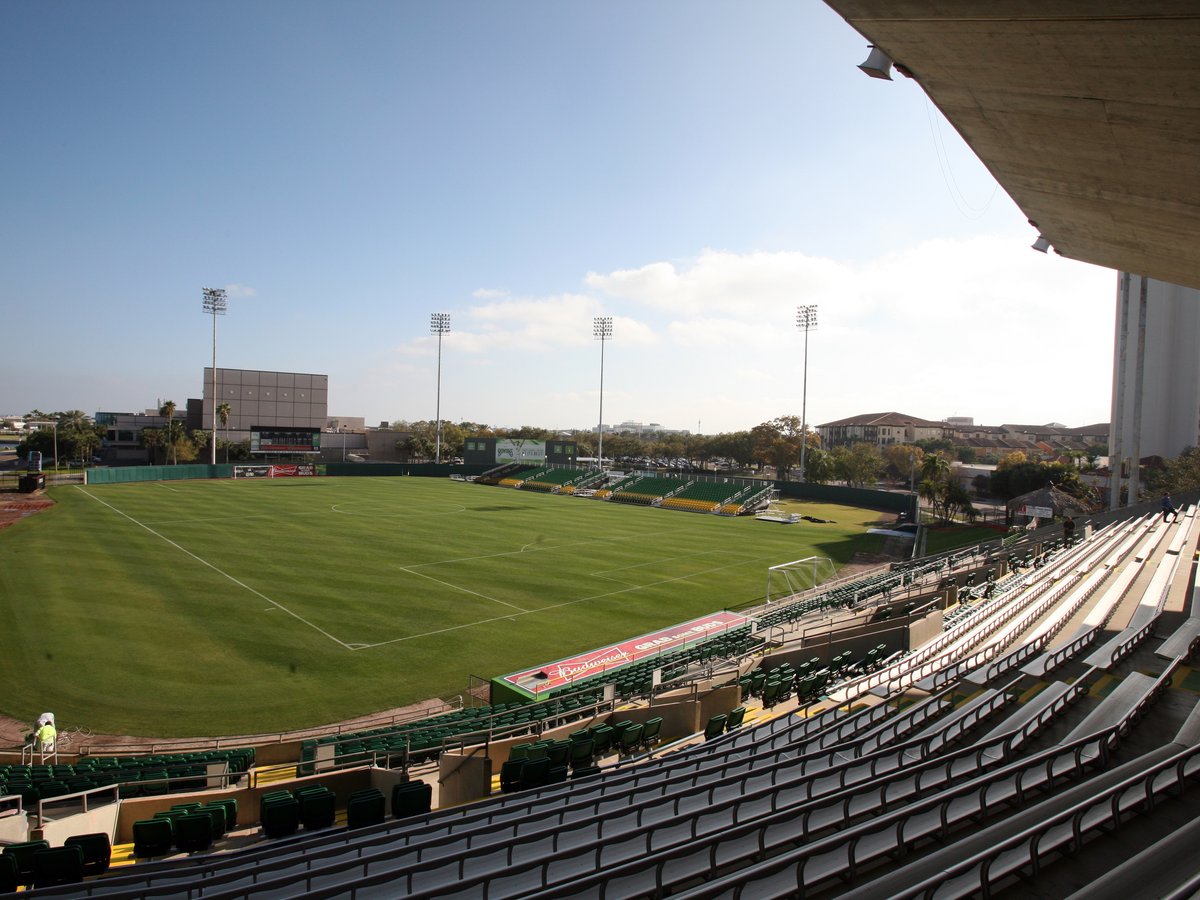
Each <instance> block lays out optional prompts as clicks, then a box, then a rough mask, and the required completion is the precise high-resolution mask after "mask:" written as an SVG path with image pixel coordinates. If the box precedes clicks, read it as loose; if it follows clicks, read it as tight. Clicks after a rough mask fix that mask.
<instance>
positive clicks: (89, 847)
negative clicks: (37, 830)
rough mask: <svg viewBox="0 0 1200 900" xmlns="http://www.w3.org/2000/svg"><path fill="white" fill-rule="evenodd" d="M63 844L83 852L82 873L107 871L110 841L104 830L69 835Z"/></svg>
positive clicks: (110, 858) (110, 849)
mask: <svg viewBox="0 0 1200 900" xmlns="http://www.w3.org/2000/svg"><path fill="white" fill-rule="evenodd" d="M63 846H64V847H78V848H79V851H80V852H81V853H82V854H83V874H84V875H103V874H104V873H105V872H107V871H108V864H109V862H111V860H112V842H111V841H110V840H109V838H108V835H107V834H105V833H104V832H94V833H92V834H74V835H71V837H69V838H67V839H66V840H65V841H63ZM0 893H3V891H0Z"/></svg>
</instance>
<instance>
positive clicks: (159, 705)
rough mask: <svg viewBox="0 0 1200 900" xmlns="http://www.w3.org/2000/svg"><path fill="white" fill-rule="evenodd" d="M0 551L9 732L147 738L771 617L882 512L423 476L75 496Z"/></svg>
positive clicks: (312, 715) (342, 706) (259, 722)
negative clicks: (769, 515)
mask: <svg viewBox="0 0 1200 900" xmlns="http://www.w3.org/2000/svg"><path fill="white" fill-rule="evenodd" d="M51 496H52V497H53V499H54V500H56V501H57V505H56V506H55V507H54V508H53V509H50V510H48V511H46V512H43V513H40V514H38V515H36V516H32V517H29V518H27V519H25V520H22V521H21V522H18V523H17V524H15V525H13V526H12V527H10V528H7V529H5V530H3V531H0V634H2V635H3V642H4V652H3V653H0V685H3V688H2V689H0V712H3V713H5V714H8V715H12V716H16V717H19V718H22V719H29V718H31V717H32V716H34V715H36V714H37V713H38V712H41V711H42V710H45V709H51V710H54V711H55V713H56V714H57V715H58V719H59V722H60V723H63V724H65V725H68V726H86V727H88V728H91V729H92V730H93V731H96V732H115V733H127V734H142V735H150V736H165V735H172V736H188V735H216V734H233V733H244V732H267V731H278V730H285V729H291V728H296V727H302V726H307V725H314V724H320V723H325V722H331V721H335V720H338V719H343V718H347V717H350V716H354V715H359V714H364V713H368V712H373V711H376V710H380V709H387V708H390V707H393V706H400V705H403V704H406V703H410V702H413V701H416V700H422V699H426V698H429V697H433V696H442V697H449V696H453V695H455V694H459V693H462V692H463V691H464V690H465V688H466V686H467V682H468V676H469V675H471V674H475V675H479V676H482V677H492V676H494V675H499V674H503V673H506V672H509V671H513V670H515V669H518V668H521V667H524V666H527V665H532V664H536V663H540V662H549V661H552V660H555V659H558V658H561V657H563V656H567V655H569V654H572V653H575V652H577V651H582V650H587V649H591V648H594V647H599V646H602V645H604V644H606V643H608V642H610V641H614V640H618V639H622V638H627V637H631V636H634V635H637V634H641V633H643V632H646V631H651V630H653V629H656V628H658V627H662V626H667V625H672V624H675V623H678V622H682V621H686V620H688V619H690V618H693V617H695V616H699V615H703V614H705V613H708V612H711V611H713V610H718V609H722V608H725V607H739V606H745V605H747V604H749V603H753V602H755V601H757V600H759V599H761V598H762V596H763V593H764V590H765V586H766V568H767V566H770V565H774V564H777V563H781V562H786V561H789V560H794V559H800V558H803V557H808V556H824V557H828V558H830V559H832V560H833V561H834V562H835V563H836V564H837V565H839V566H840V565H842V564H844V563H845V562H847V561H848V560H849V559H850V558H851V557H852V556H853V554H854V553H855V552H856V551H859V550H868V551H869V550H874V549H877V548H878V547H879V545H880V539H879V538H877V537H872V536H868V535H866V534H865V533H864V530H865V527H866V526H867V525H868V524H871V523H872V522H874V521H875V520H877V519H878V518H880V515H879V514H877V513H874V512H872V511H870V510H862V509H851V508H848V507H839V506H832V505H828V504H820V505H817V504H813V505H806V506H805V507H804V508H805V509H806V510H807V511H810V512H813V513H814V514H816V515H819V516H821V517H823V518H827V519H833V520H835V524H828V525H810V524H803V525H795V526H784V525H774V524H765V523H761V522H756V521H754V520H753V518H740V519H729V518H720V517H716V516H702V515H694V514H688V513H680V512H668V511H663V510H658V509H651V508H645V507H630V506H626V505H621V504H615V503H602V502H596V501H589V500H581V499H575V498H567V497H561V496H554V495H547V494H537V493H532V492H523V491H515V490H510V489H505V488H497V487H484V486H480V485H475V484H466V483H460V482H449V481H441V480H435V479H423V478H403V477H402V478H319V479H280V480H271V481H268V480H262V481H254V480H246V481H233V480H221V481H207V482H170V483H146V484H128V485H104V486H92V487H86V488H85V487H81V486H72V487H62V488H56V489H53V491H52V493H51Z"/></svg>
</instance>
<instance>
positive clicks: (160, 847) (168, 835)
mask: <svg viewBox="0 0 1200 900" xmlns="http://www.w3.org/2000/svg"><path fill="white" fill-rule="evenodd" d="M173 843H175V827H174V825H173V824H172V822H171V820H170V819H143V820H142V821H140V822H134V823H133V855H134V856H136V857H138V858H140V859H144V858H146V857H148V856H165V855H166V854H168V853H170V852H171V845H172V844H173Z"/></svg>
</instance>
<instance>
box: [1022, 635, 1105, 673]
mask: <svg viewBox="0 0 1200 900" xmlns="http://www.w3.org/2000/svg"><path fill="white" fill-rule="evenodd" d="M1100 631H1101V626H1099V625H1080V626H1079V630H1078V631H1076V632H1075V634H1074V635H1072V636H1071V639H1070V640H1069V641H1067V643H1065V644H1063V645H1062V646H1060V647H1057V648H1055V649H1054V650H1045V651H1043V652H1042V653H1040V654H1038V655H1037V656H1035V657H1034V658H1033V659H1031V660H1030V661H1029V662H1027V663H1025V665H1024V666H1022V667H1021V671H1022V672H1023V673H1024V674H1026V675H1032V676H1033V677H1034V678H1040V679H1044V678H1045V677H1046V675H1047V674H1049V673H1050V672H1052V671H1053V670H1054V669H1056V668H1058V667H1059V666H1061V665H1062V664H1063V663H1065V662H1066V661H1067V660H1068V659H1070V658H1071V657H1072V656H1074V655H1075V654H1076V653H1078V652H1079V651H1080V650H1082V649H1083V648H1084V647H1086V646H1087V645H1088V644H1090V643H1092V641H1094V640H1095V639H1096V638H1097V637H1098V636H1099V634H1100Z"/></svg>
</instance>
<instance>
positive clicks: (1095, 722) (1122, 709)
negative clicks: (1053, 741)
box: [1063, 672, 1158, 742]
mask: <svg viewBox="0 0 1200 900" xmlns="http://www.w3.org/2000/svg"><path fill="white" fill-rule="evenodd" d="M1157 683H1158V679H1157V678H1153V677H1151V676H1149V675H1143V674H1142V673H1141V672H1130V673H1129V675H1127V676H1126V677H1125V678H1124V679H1123V680H1122V681H1121V683H1120V684H1119V685H1117V687H1116V688H1115V689H1114V690H1113V691H1112V692H1110V693H1109V695H1108V696H1107V697H1105V698H1104V699H1103V700H1101V701H1100V704H1099V705H1098V706H1097V707H1096V708H1095V709H1093V710H1092V711H1091V712H1090V713H1088V714H1087V715H1086V716H1084V718H1083V721H1082V722H1080V723H1079V724H1078V725H1076V726H1075V727H1074V728H1073V729H1071V733H1070V734H1068V735H1067V736H1066V737H1065V738H1063V741H1064V742H1070V741H1073V740H1075V739H1076V738H1081V737H1086V736H1087V735H1089V734H1095V733H1096V732H1097V731H1104V730H1106V729H1109V728H1112V727H1113V726H1115V725H1116V724H1117V723H1119V722H1120V721H1121V720H1122V719H1124V718H1125V717H1126V716H1127V715H1128V714H1129V713H1130V712H1131V711H1132V710H1133V709H1134V707H1136V706H1137V705H1138V703H1139V702H1140V701H1141V700H1142V698H1143V697H1145V696H1146V694H1147V692H1149V691H1152V690H1154V687H1155V685H1156V684H1157Z"/></svg>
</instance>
